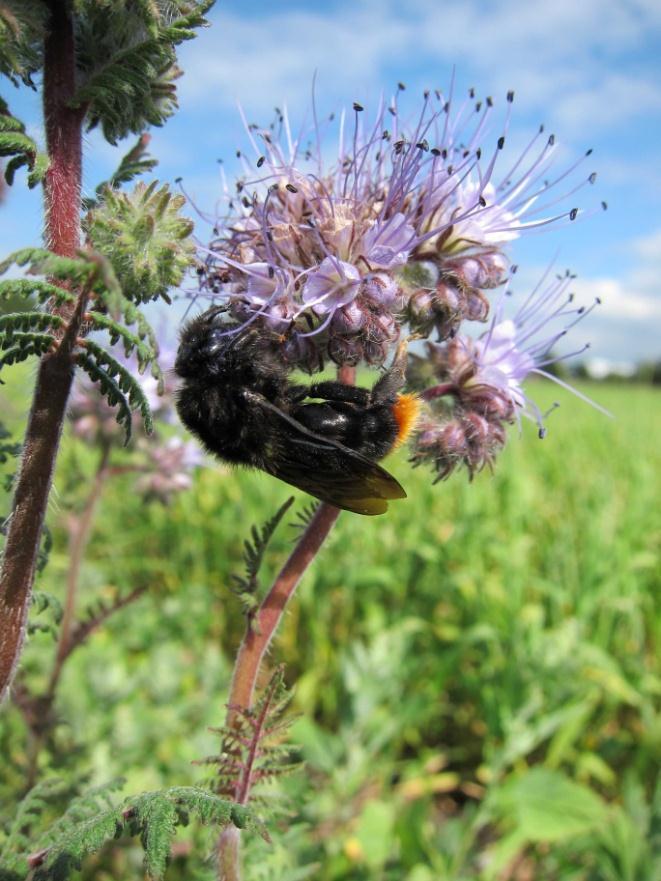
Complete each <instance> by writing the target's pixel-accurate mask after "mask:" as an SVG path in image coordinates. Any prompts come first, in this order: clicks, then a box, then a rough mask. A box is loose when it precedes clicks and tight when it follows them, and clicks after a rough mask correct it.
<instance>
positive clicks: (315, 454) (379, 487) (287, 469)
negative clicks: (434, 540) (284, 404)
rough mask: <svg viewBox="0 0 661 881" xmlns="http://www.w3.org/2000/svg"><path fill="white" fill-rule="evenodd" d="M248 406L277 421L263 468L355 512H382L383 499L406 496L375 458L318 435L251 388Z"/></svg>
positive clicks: (329, 502) (385, 509) (310, 492)
mask: <svg viewBox="0 0 661 881" xmlns="http://www.w3.org/2000/svg"><path fill="white" fill-rule="evenodd" d="M248 395H249V397H250V400H251V402H252V404H253V405H255V406H259V407H262V408H264V409H265V410H268V411H269V413H268V416H265V418H267V419H268V421H269V422H270V423H271V424H272V423H273V420H274V419H276V420H277V421H278V422H279V425H280V428H281V436H282V442H281V443H278V444H277V445H275V448H274V449H272V450H270V451H269V456H268V461H267V463H266V465H265V466H264V470H265V471H267V472H268V473H269V474H272V475H273V476H274V477H277V478H278V479H279V480H283V481H284V482H285V483H289V484H291V485H292V486H296V487H298V488H299V489H302V490H305V492H307V493H309V494H310V495H312V496H315V497H316V498H318V499H321V501H322V502H328V504H330V505H334V506H335V507H336V508H343V509H344V510H346V511H353V512H354V513H355V514H383V513H384V512H385V511H387V510H388V501H387V500H388V499H405V498H406V492H405V491H404V488H403V487H402V486H401V484H400V483H399V482H398V481H397V480H395V478H394V477H393V476H392V475H391V474H389V473H388V472H387V471H386V470H385V469H384V468H381V466H380V465H377V464H376V462H373V461H372V460H371V459H368V458H367V457H366V456H363V455H362V454H361V453H358V452H356V451H355V450H351V449H349V448H348V447H345V446H344V445H343V444H340V443H337V441H333V440H330V439H328V438H324V437H321V435H318V434H315V433H314V432H312V431H310V430H309V429H307V428H306V427H305V426H304V425H301V423H300V422H297V421H296V419H292V418H291V416H288V415H287V414H286V413H284V412H283V411H282V410H281V409H280V408H279V407H276V406H275V404H272V403H271V402H270V401H268V400H267V399H266V398H264V397H262V395H259V394H257V393H256V392H249V393H248Z"/></svg>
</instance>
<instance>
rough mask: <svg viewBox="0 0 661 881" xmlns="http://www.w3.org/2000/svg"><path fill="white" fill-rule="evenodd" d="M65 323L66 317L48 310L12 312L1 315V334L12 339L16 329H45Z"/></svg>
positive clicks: (61, 325)
mask: <svg viewBox="0 0 661 881" xmlns="http://www.w3.org/2000/svg"><path fill="white" fill-rule="evenodd" d="M64 324H65V322H64V319H63V318H61V317H60V316H59V315H49V314H48V313H47V312H10V313H8V314H7V315H0V334H3V333H4V334H6V335H7V338H8V339H11V338H13V336H14V332H15V331H21V330H24V331H28V330H30V328H35V329H37V330H44V331H45V330H48V329H49V328H52V327H63V326H64ZM0 347H1V344H0Z"/></svg>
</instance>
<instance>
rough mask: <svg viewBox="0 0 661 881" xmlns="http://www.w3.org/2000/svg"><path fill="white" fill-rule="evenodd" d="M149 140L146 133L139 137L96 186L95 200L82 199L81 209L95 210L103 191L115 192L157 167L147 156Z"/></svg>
mask: <svg viewBox="0 0 661 881" xmlns="http://www.w3.org/2000/svg"><path fill="white" fill-rule="evenodd" d="M150 140H151V136H150V135H148V134H146V133H145V134H142V135H140V137H139V138H138V140H137V142H136V143H135V144H134V145H133V147H131V149H130V150H129V151H128V153H126V155H125V156H124V157H123V158H122V161H121V162H120V163H119V166H118V167H117V169H116V171H115V172H114V173H113V174H112V176H111V177H110V178H109V179H108V180H107V181H103V182H102V183H100V184H99V185H98V187H97V188H96V198H95V199H83V208H84V209H85V210H86V211H89V210H91V209H92V208H96V207H97V206H98V204H99V203H100V202H102V201H103V196H104V191H105V190H106V189H109V190H116V189H118V188H119V187H121V185H122V184H125V183H128V182H129V181H131V180H133V178H135V177H138V175H141V174H146V173H147V172H149V171H151V170H152V169H153V168H154V167H155V166H156V165H158V159H154V158H153V157H148V156H147V147H148V145H149V142H150Z"/></svg>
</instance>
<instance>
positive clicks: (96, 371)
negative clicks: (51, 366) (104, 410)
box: [76, 350, 133, 444]
mask: <svg viewBox="0 0 661 881" xmlns="http://www.w3.org/2000/svg"><path fill="white" fill-rule="evenodd" d="M102 351H103V350H102ZM76 363H77V364H78V366H79V367H82V369H83V370H84V371H85V373H86V374H87V375H88V376H89V378H90V379H91V380H92V382H98V384H99V389H100V391H101V394H102V395H103V396H104V397H105V398H106V400H107V401H108V403H109V404H110V405H111V406H112V407H117V417H116V418H117V422H118V423H119V424H120V425H121V426H122V427H123V428H124V444H128V442H129V441H130V440H131V434H132V429H133V412H132V410H131V407H130V406H129V402H128V401H127V399H126V398H125V396H124V393H123V392H122V390H121V388H120V386H119V383H117V382H116V381H115V379H114V378H113V377H112V376H111V375H110V374H109V373H107V372H106V371H105V370H104V369H103V368H102V367H100V366H99V365H98V364H97V362H96V361H95V360H94V359H93V358H91V357H90V356H89V355H87V354H86V353H85V352H80V353H79V354H78V355H77V357H76Z"/></svg>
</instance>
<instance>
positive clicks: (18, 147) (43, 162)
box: [0, 6, 48, 189]
mask: <svg viewBox="0 0 661 881" xmlns="http://www.w3.org/2000/svg"><path fill="white" fill-rule="evenodd" d="M2 30H3V7H2V6H0V35H1V34H2ZM1 67H2V48H0V69H1ZM0 156H11V157H12V158H11V159H10V160H9V162H8V163H7V166H6V168H5V180H6V181H7V183H8V184H9V186H11V185H12V184H13V183H14V176H15V174H16V172H17V171H18V169H19V168H21V167H22V166H24V165H26V166H27V167H28V170H29V174H28V186H29V187H30V189H32V188H33V187H35V186H36V185H37V184H38V183H39V182H40V181H41V180H43V177H44V175H45V173H46V171H47V169H48V156H47V155H46V154H44V153H40V152H39V151H38V149H37V145H36V143H35V142H34V140H33V139H32V138H31V137H30V136H29V135H28V134H26V131H25V126H24V125H23V123H22V122H21V121H20V120H19V119H16V118H15V117H13V116H12V115H11V114H10V112H9V107H8V106H7V103H6V102H5V101H3V100H2V99H0Z"/></svg>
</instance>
